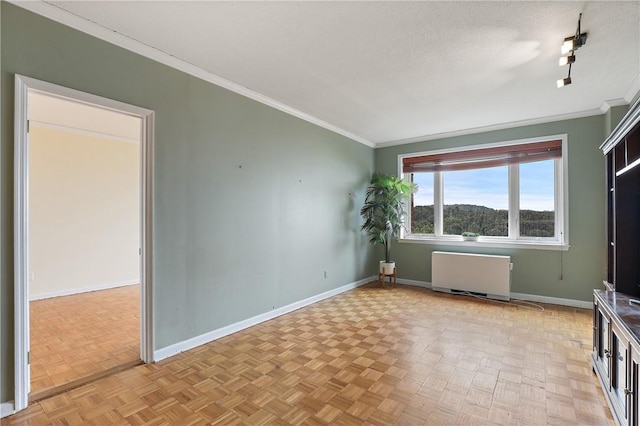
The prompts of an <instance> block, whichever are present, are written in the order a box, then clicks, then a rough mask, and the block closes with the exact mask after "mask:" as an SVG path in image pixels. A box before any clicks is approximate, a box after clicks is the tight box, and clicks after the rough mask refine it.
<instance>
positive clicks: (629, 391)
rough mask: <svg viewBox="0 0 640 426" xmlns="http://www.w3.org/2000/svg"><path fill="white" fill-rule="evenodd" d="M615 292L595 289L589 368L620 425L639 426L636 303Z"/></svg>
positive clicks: (639, 344) (639, 348)
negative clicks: (591, 349)
mask: <svg viewBox="0 0 640 426" xmlns="http://www.w3.org/2000/svg"><path fill="white" fill-rule="evenodd" d="M630 300H631V297H629V296H628V295H625V294H623V293H619V292H612V291H604V290H595V291H594V301H593V312H594V315H593V319H594V322H593V331H594V333H593V336H594V344H593V353H592V356H591V360H592V364H593V370H594V372H596V374H597V376H598V377H599V378H600V384H601V385H602V390H603V392H604V394H605V397H606V398H607V402H608V403H609V406H610V408H611V412H612V413H613V417H614V418H615V419H616V421H617V423H618V424H620V425H634V426H637V425H639V424H640V423H639V420H640V419H638V412H639V408H640V407H639V406H638V394H639V393H640V389H638V375H639V372H640V370H639V368H640V340H639V336H640V305H635V304H631V303H630V302H629V301H630Z"/></svg>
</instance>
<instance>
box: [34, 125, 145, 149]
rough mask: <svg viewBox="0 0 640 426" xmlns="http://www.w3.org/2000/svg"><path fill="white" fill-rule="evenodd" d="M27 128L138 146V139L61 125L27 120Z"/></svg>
mask: <svg viewBox="0 0 640 426" xmlns="http://www.w3.org/2000/svg"><path fill="white" fill-rule="evenodd" d="M29 127H31V128H34V127H35V128H40V129H49V130H57V131H61V132H65V133H70V134H73V135H79V136H89V137H94V138H100V139H108V140H112V141H117V142H125V143H132V144H135V145H140V140H139V139H132V138H127V137H124V136H117V135H112V134H109V133H102V132H97V131H95V130H87V129H79V128H77V127H71V126H65V125H62V124H54V123H46V122H44V121H36V120H29Z"/></svg>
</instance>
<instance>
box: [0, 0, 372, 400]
mask: <svg viewBox="0 0 640 426" xmlns="http://www.w3.org/2000/svg"><path fill="white" fill-rule="evenodd" d="M0 5H1V6H0V7H1V19H2V21H1V38H0V40H1V42H2V45H1V48H2V58H1V86H2V97H1V99H0V101H1V105H2V114H1V116H0V120H1V121H0V123H1V127H2V131H1V140H0V142H1V145H0V173H1V174H0V183H1V187H0V200H1V204H0V205H1V208H0V220H1V222H0V232H1V234H2V245H1V247H0V249H1V250H2V251H1V255H0V265H1V268H2V269H1V275H0V278H1V282H0V284H1V286H0V292H1V293H0V294H1V296H2V300H1V303H2V306H1V307H2V313H1V318H0V322H1V328H0V332H1V343H2V348H1V351H2V353H1V355H2V357H1V358H2V380H1V383H0V385H1V387H0V391H1V393H2V394H1V396H0V400H1V401H9V400H12V399H13V254H12V252H13V238H12V234H13V217H12V209H13V202H12V198H13V86H14V83H13V82H14V74H16V73H17V74H22V75H26V76H29V77H33V78H36V79H40V80H44V81H48V82H51V83H55V84H59V85H62V86H67V87H71V88H74V89H78V90H81V91H85V92H89V93H93V94H96V95H100V96H104V97H107V98H111V99H115V100H118V101H121V102H126V103H129V104H133V105H137V106H141V107H145V108H149V109H152V110H154V111H155V112H156V117H155V118H156V127H155V131H156V139H155V156H154V161H155V171H154V173H155V174H154V179H155V188H154V197H155V198H154V205H153V209H154V224H153V225H154V238H155V239H154V259H153V261H154V293H153V304H154V310H155V327H154V328H155V339H156V340H155V347H156V349H159V348H163V347H166V346H168V345H171V344H175V343H178V342H180V341H183V340H185V339H189V338H192V337H195V336H198V335H201V334H203V333H206V332H209V331H212V330H215V329H218V328H221V327H223V326H226V325H229V324H232V323H235V322H237V321H241V320H244V319H247V318H250V317H252V316H255V315H258V314H261V313H265V312H268V311H270V310H272V309H274V308H278V307H281V306H284V305H287V304H290V303H292V302H295V301H298V300H301V299H304V298H307V297H310V296H314V295H317V294H319V293H322V292H324V291H328V290H331V289H334V288H337V287H339V286H342V285H344V284H348V283H351V282H354V281H357V280H359V279H362V278H365V277H368V276H370V275H372V272H373V271H374V268H375V265H374V264H373V263H372V260H373V256H372V250H371V248H370V246H369V245H368V242H367V239H366V236H364V235H362V233H361V232H360V231H359V226H360V221H359V215H358V208H359V206H360V205H361V203H362V202H363V193H364V187H365V186H366V184H367V182H368V179H369V176H370V174H371V172H372V171H373V165H374V150H373V149H371V148H369V147H366V146H364V145H362V144H360V143H357V142H354V141H352V140H350V139H347V138H345V137H342V136H340V135H337V134H335V133H333V132H330V131H328V130H325V129H322V128H320V127H317V126H315V125H313V124H310V123H307V122H305V121H303V120H300V119H297V118H294V117H292V116H290V115H287V114H285V113H282V112H280V111H278V110H275V109H273V108H270V107H267V106H265V105H262V104H260V103H257V102H254V101H252V100H250V99H247V98H245V97H243V96H240V95H237V94H234V93H232V92H229V91H227V90H225V89H222V88H220V87H217V86H214V85H212V84H209V83H206V82H204V81H202V80H199V79H197V78H194V77H192V76H189V75H187V74H185V73H182V72H180V71H177V70H175V69H172V68H169V67H167V66H164V65H161V64H159V63H156V62H154V61H152V60H149V59H146V58H144V57H141V56H139V55H136V54H134V53H131V52H129V51H126V50H124V49H121V48H118V47H115V46H113V45H110V44H109V43H106V42H103V41H101V40H98V39H95V38H93V37H91V36H88V35H86V34H83V33H81V32H78V31H76V30H73V29H70V28H68V27H65V26H63V25H60V24H57V23H55V22H53V21H50V20H48V19H45V18H42V17H40V16H37V15H35V14H32V13H30V12H27V11H25V10H23V9H20V8H18V7H16V6H14V5H11V4H7V3H5V2H1V3H0ZM324 271H327V278H324Z"/></svg>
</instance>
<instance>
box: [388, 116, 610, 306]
mask: <svg viewBox="0 0 640 426" xmlns="http://www.w3.org/2000/svg"><path fill="white" fill-rule="evenodd" d="M620 112H621V111H620V109H616V111H615V113H614V114H613V116H614V119H619V118H621V114H620ZM611 119H612V118H611V116H610V115H604V114H603V115H598V116H592V117H587V118H580V119H574V120H566V121H558V122H553V123H546V124H539V125H532V126H526V127H519V128H513V129H507V130H499V131H492V132H486V133H478V134H473V135H466V136H460V137H451V138H446V139H438V140H432V141H426V142H418V143H412V144H407V145H401V146H394V147H388V148H383V149H378V150H376V170H378V171H382V172H387V173H398V169H397V157H398V155H399V154H406V153H411V152H420V151H428V150H432V149H442V148H448V147H459V146H466V145H475V144H483V143H491V142H501V141H510V140H517V139H525V138H532V137H538V136H548V135H556V134H565V133H566V134H567V135H568V169H569V173H568V179H569V194H568V195H569V206H568V208H569V243H570V245H571V248H570V249H569V250H568V251H558V250H532V249H520V248H518V249H504V248H502V249H497V248H490V247H489V248H485V247H483V248H476V247H474V248H471V249H465V248H464V247H461V246H447V245H445V244H431V243H430V244H411V243H398V244H396V245H395V249H394V250H395V252H394V257H395V258H396V260H397V263H398V271H399V272H398V274H399V276H401V277H402V278H405V279H411V280H418V281H427V282H430V281H431V260H430V259H431V252H432V251H434V250H445V251H447V250H448V251H459V252H469V251H472V252H476V253H486V254H498V255H510V256H511V257H512V262H513V264H514V269H513V273H512V276H511V291H512V292H515V293H525V294H533V295H540V296H547V297H556V298H566V299H574V300H583V301H589V300H591V298H592V291H593V289H594V288H600V287H601V286H602V279H603V278H604V274H605V263H606V253H605V197H604V195H605V183H604V182H605V180H604V179H605V162H604V157H603V154H602V152H601V151H600V150H599V149H598V147H599V146H600V144H601V143H602V142H603V140H604V138H605V136H606V135H607V133H606V132H607V129H608V128H609V127H611V124H610V123H608V121H609V120H611ZM615 124H617V122H614V123H613V127H615ZM561 276H562V278H561Z"/></svg>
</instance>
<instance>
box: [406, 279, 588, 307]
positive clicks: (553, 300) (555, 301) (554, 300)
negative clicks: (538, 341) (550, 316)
mask: <svg viewBox="0 0 640 426" xmlns="http://www.w3.org/2000/svg"><path fill="white" fill-rule="evenodd" d="M398 284H406V285H412V286H415V287H423V288H432V287H431V283H430V282H427V281H416V280H407V279H404V278H398ZM510 296H511V298H512V299H518V300H526V301H529V302H540V303H549V304H551V305H562V306H570V307H573V308H586V309H591V308H592V307H593V302H588V301H584V300H574V299H562V298H559V297H549V296H538V295H537V294H525V293H510Z"/></svg>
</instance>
